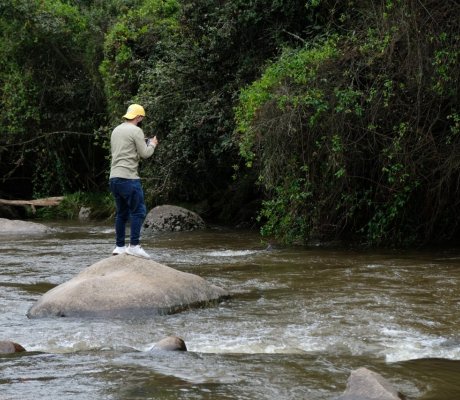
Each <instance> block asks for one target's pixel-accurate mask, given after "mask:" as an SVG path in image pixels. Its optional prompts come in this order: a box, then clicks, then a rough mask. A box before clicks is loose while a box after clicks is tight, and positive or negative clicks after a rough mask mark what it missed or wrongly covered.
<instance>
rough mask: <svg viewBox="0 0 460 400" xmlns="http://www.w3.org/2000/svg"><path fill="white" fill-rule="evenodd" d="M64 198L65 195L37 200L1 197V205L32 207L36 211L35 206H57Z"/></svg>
mask: <svg viewBox="0 0 460 400" xmlns="http://www.w3.org/2000/svg"><path fill="white" fill-rule="evenodd" d="M63 199H64V196H56V197H46V198H43V199H35V200H5V199H0V205H2V204H3V205H6V206H23V207H31V208H32V211H33V212H35V207H48V206H57V205H59V203H60V202H61V201H62V200H63Z"/></svg>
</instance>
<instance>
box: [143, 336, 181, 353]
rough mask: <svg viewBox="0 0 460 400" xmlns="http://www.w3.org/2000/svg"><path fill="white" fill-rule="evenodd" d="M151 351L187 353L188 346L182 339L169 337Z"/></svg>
mask: <svg viewBox="0 0 460 400" xmlns="http://www.w3.org/2000/svg"><path fill="white" fill-rule="evenodd" d="M150 351H187V346H186V345H185V342H184V341H183V340H182V339H181V338H180V337H177V336H168V337H166V338H164V339H161V340H160V341H159V342H157V343H155V345H154V346H153V347H152V348H151V349H150Z"/></svg>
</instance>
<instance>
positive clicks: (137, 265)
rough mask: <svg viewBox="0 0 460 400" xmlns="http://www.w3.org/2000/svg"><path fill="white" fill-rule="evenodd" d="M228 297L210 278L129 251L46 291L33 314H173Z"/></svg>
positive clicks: (32, 315) (105, 260)
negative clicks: (182, 270)
mask: <svg viewBox="0 0 460 400" xmlns="http://www.w3.org/2000/svg"><path fill="white" fill-rule="evenodd" d="M226 297H228V293H227V291H226V290H224V289H222V288H220V287H218V286H215V285H212V284H210V283H209V282H207V281H206V280H205V279H203V278H201V277H199V276H197V275H194V274H190V273H186V272H181V271H177V270H175V269H173V268H170V267H167V266H165V265H162V264H159V263H157V262H155V261H153V260H146V259H143V258H138V257H133V256H129V255H126V254H123V255H119V256H112V257H110V258H105V259H103V260H101V261H99V262H97V263H96V264H93V265H92V266H90V267H88V268H86V269H84V270H83V271H82V272H80V273H79V274H78V275H77V276H75V277H74V278H72V279H71V280H70V281H68V282H65V283H63V284H61V285H59V286H56V287H55V288H53V289H51V290H50V291H48V292H47V293H45V294H44V295H43V296H42V297H41V298H40V299H39V300H38V301H37V303H35V304H34V305H33V306H32V307H31V308H30V309H29V311H28V313H27V316H28V317H29V318H37V317H49V316H61V317H125V316H135V315H154V314H172V313H175V312H180V311H183V310H186V309H189V308H191V307H195V306H203V305H209V304H212V303H216V302H218V301H219V300H221V299H224V298H226Z"/></svg>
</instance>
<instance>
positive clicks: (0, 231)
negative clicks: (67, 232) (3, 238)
mask: <svg viewBox="0 0 460 400" xmlns="http://www.w3.org/2000/svg"><path fill="white" fill-rule="evenodd" d="M52 231H53V229H52V228H49V227H47V226H46V225H43V224H38V223H36V222H30V221H21V220H18V219H6V218H0V235H38V234H42V233H48V232H52Z"/></svg>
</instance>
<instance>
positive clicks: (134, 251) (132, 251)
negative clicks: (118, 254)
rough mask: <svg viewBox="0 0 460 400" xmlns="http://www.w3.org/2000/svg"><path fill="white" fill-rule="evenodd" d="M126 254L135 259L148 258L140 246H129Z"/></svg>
mask: <svg viewBox="0 0 460 400" xmlns="http://www.w3.org/2000/svg"><path fill="white" fill-rule="evenodd" d="M126 254H129V255H131V256H136V257H142V258H150V256H149V255H148V254H147V253H146V252H145V250H144V249H143V248H142V247H141V245H140V244H138V245H136V246H131V245H129V246H128V247H127V249H126Z"/></svg>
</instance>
